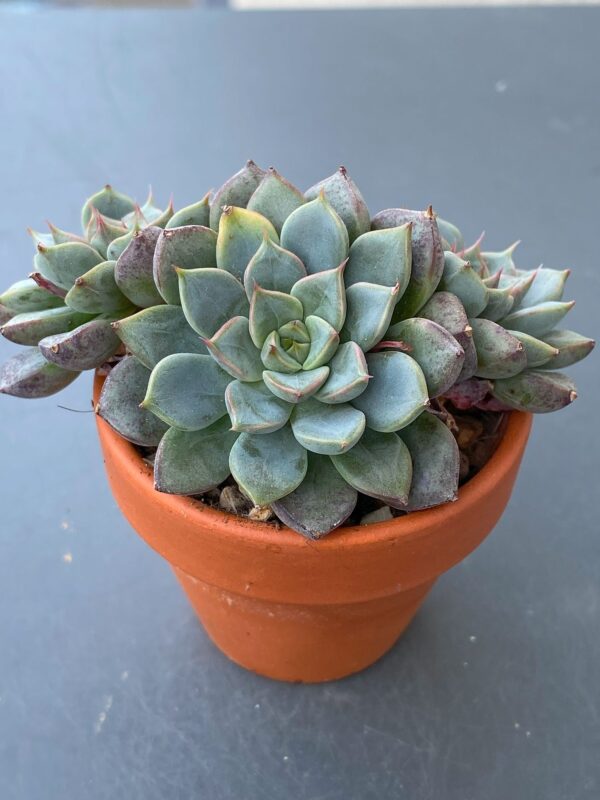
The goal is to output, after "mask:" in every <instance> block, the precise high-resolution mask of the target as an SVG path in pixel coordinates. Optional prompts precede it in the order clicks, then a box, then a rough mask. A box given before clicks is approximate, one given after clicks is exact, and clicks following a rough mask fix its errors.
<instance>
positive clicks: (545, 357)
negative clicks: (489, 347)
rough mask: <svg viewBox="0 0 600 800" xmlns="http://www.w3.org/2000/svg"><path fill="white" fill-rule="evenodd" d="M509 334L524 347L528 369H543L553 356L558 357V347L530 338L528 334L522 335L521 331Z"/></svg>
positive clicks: (533, 337)
mask: <svg viewBox="0 0 600 800" xmlns="http://www.w3.org/2000/svg"><path fill="white" fill-rule="evenodd" d="M508 332H509V333H510V335H511V336H514V337H515V339H518V340H519V341H520V342H521V344H522V345H523V348H524V350H525V358H526V359H527V367H528V368H529V369H535V368H537V367H541V366H542V365H543V364H546V363H547V362H549V361H550V359H551V358H552V357H553V356H557V355H558V349H557V348H556V347H553V346H552V345H549V344H546V342H542V340H541V339H536V338H535V336H530V335H529V334H528V333H521V331H508Z"/></svg>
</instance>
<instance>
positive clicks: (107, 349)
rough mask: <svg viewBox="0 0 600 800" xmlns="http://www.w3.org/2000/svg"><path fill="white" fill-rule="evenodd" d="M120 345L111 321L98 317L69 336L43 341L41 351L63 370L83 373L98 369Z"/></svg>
mask: <svg viewBox="0 0 600 800" xmlns="http://www.w3.org/2000/svg"><path fill="white" fill-rule="evenodd" d="M120 345H121V341H120V339H119V337H118V336H117V335H116V333H115V332H114V331H113V329H112V327H111V323H110V320H108V319H103V318H101V317H99V318H97V319H92V320H90V321H89V322H85V323H84V324H83V325H80V326H79V327H78V328H75V329H74V330H72V331H69V332H68V333H56V334H54V336H47V337H46V338H45V339H42V340H41V342H40V344H39V348H40V351H41V353H42V355H43V356H44V357H45V358H46V360H47V361H51V362H52V363H53V364H57V365H58V366H59V367H62V368H63V369H69V370H72V371H75V372H81V371H82V370H86V369H95V368H96V367H99V366H100V365H101V364H103V363H104V362H105V361H106V359H107V358H110V356H112V355H114V354H115V353H116V352H117V350H118V349H119V347H120Z"/></svg>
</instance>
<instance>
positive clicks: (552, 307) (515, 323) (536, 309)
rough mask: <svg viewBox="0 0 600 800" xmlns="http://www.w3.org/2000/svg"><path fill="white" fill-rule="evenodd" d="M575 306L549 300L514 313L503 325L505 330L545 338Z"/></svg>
mask: <svg viewBox="0 0 600 800" xmlns="http://www.w3.org/2000/svg"><path fill="white" fill-rule="evenodd" d="M574 305H575V303H574V301H571V302H570V303H559V302H557V301H555V300H549V301H548V302H546V303H539V304H538V305H536V306H531V307H530V308H521V309H519V310H518V311H513V313H512V314H509V315H508V316H506V317H505V318H504V319H503V320H502V324H503V325H504V327H505V328H510V329H511V330H515V331H522V332H523V333H528V334H529V335H530V336H536V337H540V338H543V337H544V334H545V333H548V332H549V331H551V330H552V329H553V328H554V327H555V326H556V325H558V323H559V322H560V321H561V319H562V318H563V317H564V316H565V314H567V312H569V311H570V310H571V309H572V308H573V306H574Z"/></svg>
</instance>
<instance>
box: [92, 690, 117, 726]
mask: <svg viewBox="0 0 600 800" xmlns="http://www.w3.org/2000/svg"><path fill="white" fill-rule="evenodd" d="M112 704H113V696H112V694H108V695H106V697H105V698H104V706H103V708H102V711H101V712H100V713H99V714H98V719H97V720H96V724H95V725H94V731H95V732H96V733H101V732H102V728H103V727H104V723H105V722H106V719H107V717H108V712H109V711H110V709H111V708H112Z"/></svg>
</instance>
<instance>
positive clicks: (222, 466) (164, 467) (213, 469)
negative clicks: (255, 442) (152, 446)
mask: <svg viewBox="0 0 600 800" xmlns="http://www.w3.org/2000/svg"><path fill="white" fill-rule="evenodd" d="M236 439H237V434H236V433H234V432H232V431H231V430H230V429H229V420H228V419H227V417H224V418H223V419H220V420H217V422H215V423H213V424H212V425H210V426H209V427H208V428H204V429H203V430H201V431H179V430H177V428H170V429H169V430H168V431H167V432H166V433H165V435H164V436H163V438H162V439H161V442H160V444H159V446H158V450H157V451H156V458H155V461H154V488H155V489H157V490H158V491H159V492H167V493H169V494H202V493H203V492H207V491H208V490H209V489H214V488H215V487H216V486H218V485H219V484H220V483H222V482H223V481H224V480H226V478H228V477H229V452H230V450H231V448H232V447H233V444H234V442H235V440H236Z"/></svg>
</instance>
